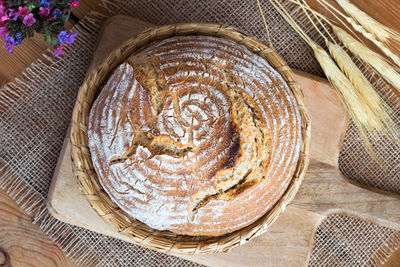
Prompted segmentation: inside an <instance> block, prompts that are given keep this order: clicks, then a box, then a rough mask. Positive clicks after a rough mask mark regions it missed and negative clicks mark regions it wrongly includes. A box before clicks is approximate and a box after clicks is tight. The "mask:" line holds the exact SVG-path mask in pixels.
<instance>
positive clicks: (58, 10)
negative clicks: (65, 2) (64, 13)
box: [51, 8, 61, 17]
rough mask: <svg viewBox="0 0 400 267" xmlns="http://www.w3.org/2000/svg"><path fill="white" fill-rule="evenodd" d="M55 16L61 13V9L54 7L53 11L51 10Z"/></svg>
mask: <svg viewBox="0 0 400 267" xmlns="http://www.w3.org/2000/svg"><path fill="white" fill-rule="evenodd" d="M51 14H53V15H54V16H56V17H58V16H60V15H61V10H60V9H58V8H55V9H53V12H51Z"/></svg>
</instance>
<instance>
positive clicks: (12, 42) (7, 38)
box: [3, 35, 15, 53]
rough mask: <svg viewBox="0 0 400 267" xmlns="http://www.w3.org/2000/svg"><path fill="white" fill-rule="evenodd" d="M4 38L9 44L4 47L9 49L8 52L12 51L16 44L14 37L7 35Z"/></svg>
mask: <svg viewBox="0 0 400 267" xmlns="http://www.w3.org/2000/svg"><path fill="white" fill-rule="evenodd" d="M4 40H5V41H6V43H7V44H6V45H3V47H4V48H5V49H6V50H7V52H8V53H12V52H13V48H14V44H15V40H14V37H12V36H9V35H7V36H6V37H5V38H4Z"/></svg>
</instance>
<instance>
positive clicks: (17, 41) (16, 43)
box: [14, 32, 22, 45]
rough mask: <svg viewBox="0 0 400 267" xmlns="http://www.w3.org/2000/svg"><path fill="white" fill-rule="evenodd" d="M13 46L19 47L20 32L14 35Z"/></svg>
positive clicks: (20, 40)
mask: <svg viewBox="0 0 400 267" xmlns="http://www.w3.org/2000/svg"><path fill="white" fill-rule="evenodd" d="M14 39H15V45H19V44H20V43H21V42H22V32H17V33H16V34H15V35H14Z"/></svg>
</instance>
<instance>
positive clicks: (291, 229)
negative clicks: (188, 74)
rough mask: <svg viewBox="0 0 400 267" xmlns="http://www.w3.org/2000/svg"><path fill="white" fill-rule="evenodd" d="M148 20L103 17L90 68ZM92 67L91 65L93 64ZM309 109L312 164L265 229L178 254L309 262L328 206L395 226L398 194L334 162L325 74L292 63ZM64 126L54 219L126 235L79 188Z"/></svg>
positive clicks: (341, 122)
mask: <svg viewBox="0 0 400 267" xmlns="http://www.w3.org/2000/svg"><path fill="white" fill-rule="evenodd" d="M149 26H151V25H150V24H148V23H145V22H142V21H139V20H137V19H134V18H131V17H128V16H116V17H113V18H111V19H109V20H108V21H107V22H106V24H105V26H104V28H103V32H102V34H101V37H100V40H99V43H98V46H97V49H96V51H95V54H94V58H93V60H92V64H91V68H92V67H93V66H96V65H97V64H98V63H99V62H101V61H102V60H103V59H104V58H105V57H106V56H107V54H108V53H109V52H111V51H112V50H113V49H114V48H116V47H117V46H118V45H120V44H121V43H122V42H123V41H125V40H127V39H128V38H130V37H132V36H135V35H137V34H138V33H140V32H141V31H142V30H144V29H145V28H147V27H149ZM91 68H90V69H91ZM295 76H296V79H297V81H298V83H299V85H300V86H301V87H302V89H303V92H304V95H305V98H306V103H307V108H308V110H309V115H310V117H311V122H312V127H311V133H312V138H311V149H310V160H311V162H310V166H309V169H308V172H307V174H306V177H305V179H304V182H303V184H302V186H301V188H300V190H299V192H298V193H297V195H296V198H295V200H294V201H293V203H292V204H291V205H289V206H288V207H287V209H286V211H285V212H284V213H283V214H282V215H281V216H280V217H279V218H278V219H277V221H276V222H275V223H274V224H273V225H272V226H271V227H270V229H269V231H268V232H267V233H265V234H263V235H261V236H259V237H257V238H255V239H253V240H251V241H250V242H248V243H246V244H244V245H242V246H241V247H239V248H235V249H233V250H232V251H231V252H228V253H220V254H213V255H177V256H180V257H183V258H186V259H189V260H192V261H195V262H198V263H202V264H205V265H209V266H230V267H231V266H301V265H305V264H307V262H308V259H309V255H310V252H311V248H312V244H313V238H314V235H315V230H316V228H317V226H318V225H319V223H320V222H321V221H322V220H323V219H324V218H325V217H326V216H327V215H329V214H332V213H345V214H349V215H352V216H355V217H358V218H362V219H367V220H370V221H373V222H374V223H378V224H380V225H384V226H389V227H392V228H396V229H399V230H400V198H399V196H397V195H391V194H389V193H386V192H378V191H376V190H372V189H370V188H366V187H363V186H360V185H356V184H355V183H353V182H350V181H349V180H347V179H346V178H345V177H343V176H342V175H341V173H340V171H339V170H338V156H339V149H340V146H341V144H342V140H343V137H344V133H345V131H346V129H347V125H348V116H347V113H346V112H345V110H344V108H343V107H342V105H341V104H340V101H339V99H338V97H337V96H336V93H335V92H334V90H333V89H332V88H331V87H330V85H329V83H328V82H327V81H326V80H325V79H321V78H319V77H315V76H312V75H309V74H306V73H303V72H300V71H295ZM70 150H71V148H70V141H69V132H68V133H67V136H66V138H65V140H64V146H63V149H62V151H61V154H60V158H59V161H58V164H57V168H56V171H55V174H54V178H53V181H52V185H51V188H50V191H49V195H48V199H47V201H48V208H49V210H50V212H51V213H52V215H53V216H54V217H56V218H57V219H59V220H61V221H64V222H67V223H70V224H73V225H77V226H81V227H84V228H87V229H90V230H93V231H95V232H99V233H102V234H105V235H108V236H112V237H116V238H120V239H123V240H126V241H128V242H131V241H130V240H129V239H128V238H127V237H125V236H123V235H120V234H118V233H117V232H116V231H114V230H113V229H112V228H111V227H110V226H108V225H107V224H106V223H105V222H104V221H103V220H102V219H101V218H100V217H99V216H98V215H97V213H96V212H95V211H94V210H93V209H92V208H91V206H90V204H89V202H88V201H87V200H86V198H85V196H84V195H83V194H82V193H81V191H80V190H79V188H78V185H77V182H76V179H75V178H74V175H73V171H72V166H71V151H70Z"/></svg>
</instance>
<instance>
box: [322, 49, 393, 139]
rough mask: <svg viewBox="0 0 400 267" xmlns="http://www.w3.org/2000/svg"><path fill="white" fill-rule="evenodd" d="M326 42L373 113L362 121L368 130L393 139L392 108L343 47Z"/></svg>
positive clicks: (338, 63) (361, 98)
mask: <svg viewBox="0 0 400 267" xmlns="http://www.w3.org/2000/svg"><path fill="white" fill-rule="evenodd" d="M326 44H327V46H328V49H329V53H330V54H331V56H332V57H333V58H334V59H335V61H336V63H337V65H338V66H339V68H340V69H341V70H342V72H343V73H345V74H346V76H347V77H348V79H349V80H350V81H351V83H352V84H353V86H354V88H355V89H356V93H357V94H358V95H359V99H360V100H361V101H362V102H363V104H365V105H367V106H368V107H369V109H370V110H371V112H372V114H369V117H368V118H367V121H365V122H362V123H363V125H364V126H365V127H366V128H367V131H368V132H374V133H377V132H381V133H383V134H385V135H386V136H388V137H390V138H392V139H393V138H396V137H397V134H396V131H395V123H394V122H393V120H392V119H391V117H390V115H389V114H391V113H392V109H391V108H390V107H389V105H387V104H386V102H385V101H384V100H383V99H382V98H381V97H380V96H379V95H378V93H377V92H376V91H375V89H374V87H373V86H372V84H371V83H370V82H369V81H368V80H367V79H366V78H365V77H364V75H363V74H362V72H361V71H360V69H359V68H358V67H357V66H356V64H355V63H354V62H353V61H352V59H351V58H350V56H349V55H348V54H347V53H346V51H344V50H343V48H342V47H340V46H339V45H337V44H334V43H332V42H329V41H327V42H326Z"/></svg>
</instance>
